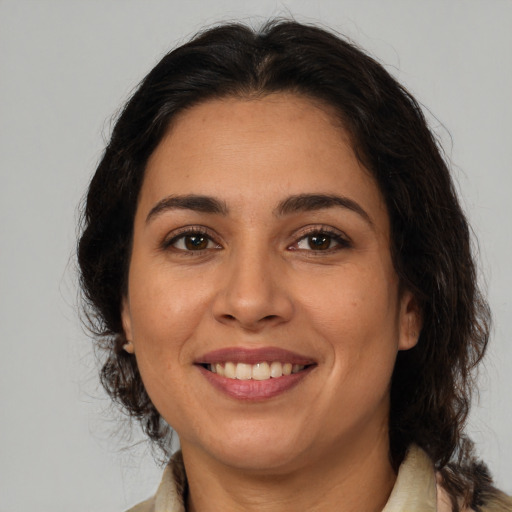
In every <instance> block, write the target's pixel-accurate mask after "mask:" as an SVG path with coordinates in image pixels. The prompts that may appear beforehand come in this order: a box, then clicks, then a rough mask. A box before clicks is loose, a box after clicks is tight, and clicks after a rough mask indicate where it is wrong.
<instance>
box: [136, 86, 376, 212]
mask: <svg viewBox="0 0 512 512" xmlns="http://www.w3.org/2000/svg"><path fill="white" fill-rule="evenodd" d="M190 193H194V194H204V195H209V196H215V197H219V198H221V199H223V200H225V201H226V202H229V203H231V204H233V205H236V204H240V205H241V206H244V207H248V206H249V205H251V204H254V205H257V204H263V203H266V204H267V206H268V207H270V206H271V204H272V203H274V204H276V203H277V202H279V201H280V200H282V198H283V197H284V196H285V195H293V194H304V193H323V194H332V193H336V194H342V195H344V196H352V198H353V199H354V200H358V201H362V202H364V203H366V204H367V205H368V204H372V205H373V207H374V208H377V209H381V210H382V208H383V202H382V198H381V195H380V192H379V190H378V187H377V186H376V184H375V181H374V179H373V177H372V176H371V175H370V173H369V172H368V171H367V170H366V169H365V168H364V167H363V166H362V165H361V164H360V162H359V161H358V159H357V158H356V156H355V154H354V151H353V148H352V144H351V142H350V137H349V135H348V133H347V132H346V131H345V130H344V129H343V127H342V126H341V124H340V122H339V121H338V120H337V119H336V117H335V116H334V114H333V112H331V111H330V109H329V108H328V107H325V106H323V105H322V104H320V103H318V102H314V101H312V100H310V99H308V98H305V97H302V96H297V95H294V94H284V93H278V94H271V95H267V96H265V97H262V98H257V99H240V98H222V99H215V100H211V101H207V102H205V103H201V104H199V105H196V106H194V107H192V108H190V109H188V110H185V111H183V112H182V113H180V114H179V115H178V116H177V117H176V118H175V119H174V121H173V123H172V125H171V127H170V128H169V130H168V132H167V134H166V135H165V137H164V138H163V140H162V141H161V142H160V144H159V145H158V147H157V148H156V150H155V151H154V153H153V154H152V155H151V157H150V159H149V161H148V164H147V168H146V176H145V180H144V184H143V189H142V191H141V207H142V206H144V207H145V208H151V204H152V203H155V202H157V201H159V200H161V199H162V197H164V196H166V195H172V194H176V195H178V194H190ZM382 212H383V213H384V214H385V215H386V212H385V209H384V210H382V211H381V213H382Z"/></svg>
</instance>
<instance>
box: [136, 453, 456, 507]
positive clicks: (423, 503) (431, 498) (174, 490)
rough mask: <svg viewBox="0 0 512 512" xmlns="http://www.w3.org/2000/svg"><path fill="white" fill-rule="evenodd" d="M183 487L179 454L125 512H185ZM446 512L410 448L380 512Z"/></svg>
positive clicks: (423, 461) (424, 464) (427, 464)
mask: <svg viewBox="0 0 512 512" xmlns="http://www.w3.org/2000/svg"><path fill="white" fill-rule="evenodd" d="M186 485H187V483H186V476H185V468H184V466H183V458H182V456H181V452H177V453H176V454H175V455H174V456H173V457H172V459H171V462H170V463H169V464H168V465H167V467H166V468H165V471H164V474H163V477H162V482H161V484H160V487H159V488H158V491H157V493H156V495H155V496H154V497H153V498H151V499H150V500H147V501H145V502H144V503H140V504H139V505H137V506H135V507H134V508H132V509H130V510H129V511H128V512H185V506H184V504H183V499H184V494H185V489H186ZM438 489H439V490H438ZM438 494H439V495H438ZM450 511H451V506H450V504H449V500H448V499H447V496H446V494H445V493H444V491H442V489H441V488H440V487H439V486H438V485H436V475H435V471H434V467H433V464H432V461H431V460H430V458H429V457H428V455H427V454H426V453H425V452H424V451H423V450H422V449H421V448H419V447H418V446H415V445H412V446H411V447H410V449H409V450H408V452H407V455H406V457H405V460H404V462H403V463H402V465H401V466H400V469H399V471H398V476H397V479H396V483H395V486H394V487H393V491H392V492H391V496H390V497H389V500H388V502H387V504H386V506H385V507H384V509H383V511H382V512H450Z"/></svg>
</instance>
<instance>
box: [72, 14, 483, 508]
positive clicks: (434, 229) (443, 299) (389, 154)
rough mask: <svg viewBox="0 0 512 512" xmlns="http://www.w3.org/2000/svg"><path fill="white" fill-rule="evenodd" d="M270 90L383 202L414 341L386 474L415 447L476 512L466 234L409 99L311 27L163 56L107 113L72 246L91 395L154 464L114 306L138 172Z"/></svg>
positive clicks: (155, 417) (479, 303) (478, 487)
mask: <svg viewBox="0 0 512 512" xmlns="http://www.w3.org/2000/svg"><path fill="white" fill-rule="evenodd" d="M281 91H283V92H292V93H296V94H300V95H302V96H305V97H309V98H311V99H313V100H315V101H320V102H323V103H324V104H327V105H328V106H330V108H331V110H333V111H334V112H335V115H337V116H338V118H339V121H340V122H341V123H342V125H343V126H344V128H345V129H346V130H347V131H348V133H349V134H350V136H351V140H352V143H353V147H354V150H355V152H356V155H357V157H358V158H359V160H360V161H361V163H362V164H363V165H364V166H365V167H366V169H368V170H369V171H370V172H371V174H372V175H373V176H374V178H375V180H376V182H377V184H378V186H379V188H380V190H381V192H382V195H383V196H384V198H385V201H386V204H387V209H388V213H389V217H390V222H391V252H392V258H393V262H394V267H395V270H396V272H397V274H398V276H399V278H400V281H401V285H402V286H403V287H404V288H407V289H409V290H411V291H412V292H413V293H414V294H415V296H416V298H417V300H418V301H419V303H420V305H421V309H422V313H423V329H422V331H421V335H420V338H419V342H418V344H417V345H416V346H415V347H414V348H413V349H411V350H408V351H404V352H400V353H399V355H398V359H397V361H396V366H395V369H394V374H393V378H392V385H391V412H390V418H389V432H390V444H391V460H392V462H393V465H394V467H395V468H397V467H398V466H399V464H400V462H401V461H402V459H403V457H404V454H405V451H406V449H407V446H409V444H411V443H416V444H418V445H419V446H421V447H422V448H423V449H424V450H425V451H426V452H427V453H428V454H429V455H430V457H431V458H432V460H433V461H434V463H435V465H436V467H437V469H438V470H440V471H441V475H442V477H443V480H444V485H445V486H446V488H447V489H448V491H449V492H450V494H451V496H452V499H453V501H454V505H455V510H458V505H459V503H469V504H471V505H472V506H473V507H474V508H475V509H478V506H479V504H480V503H481V502H482V501H483V499H484V498H483V496H484V495H485V493H486V492H487V491H488V489H489V488H490V487H489V486H490V485H491V480H490V477H489V475H488V473H487V471H486V469H485V466H483V465H481V464H478V463H476V462H475V461H474V459H473V455H472V445H471V443H470V441H469V440H468V439H467V438H466V437H465V436H464V434H463V427H464V424H465V420H466V417H467V414H468V410H469V406H470V398H471V391H472V389H473V387H474V378H473V372H472V370H474V368H475V366H476V365H477V363H478V362H479V361H480V360H481V358H482V356H483V354H484V351H485V348H486V344H487V340H488V334H489V323H490V317H489V311H488V307H487V304H486V302H485V300H484V299H483V298H482V296H481V294H480V292H479V289H478V286H477V275H476V270H475V262H474V257H473V254H472V245H471V237H470V230H469V227H468V223H467V221H466V218H465V215H464V213H463V211H462V209H461V207H460V205H459V202H458V200H457V194H456V192H455V190H454V185H453V182H452V179H451V177H450V172H449V169H448V167H447V164H446V162H445V160H444V158H443V153H442V151H441V150H440V147H439V145H438V142H437V140H436V138H435V137H434V136H433V134H432V133H431V131H430V130H429V128H428V126H427V123H426V120H425V118H424V115H423V113H422V109H421V107H420V106H419V105H418V103H417V102H416V101H415V99H414V98H413V97H412V96H411V95H410V94H409V93H408V92H407V91H406V90H405V89H404V88H403V87H402V86H401V85H400V84H399V83H397V81H396V80H395V79H394V78H392V77H391V75H390V74H389V73H388V72H387V71H386V70H385V69H384V68H383V66H381V65H380V64H379V63H377V62H376V61H375V60H374V59H373V58H371V57H370V56H368V55H367V54H366V53H365V52H364V51H362V50H361V49H359V48H357V47H356V46H355V45H354V44H352V43H350V42H348V41H346V40H345V39H343V38H341V37H339V36H337V35H334V34H333V33H331V32H329V31H326V30H324V29H321V28H318V27H315V26H308V25H302V24H299V23H296V22H294V21H287V20H273V21H270V22H268V23H266V24H265V25H264V26H263V27H262V28H261V29H259V30H256V31H255V30H253V29H251V28H249V27H247V26H244V25H240V24H225V25H220V26H217V27H215V28H211V29H209V30H206V31H204V32H202V33H200V34H199V35H197V36H196V37H194V38H193V39H192V40H191V41H190V42H188V43H186V44H184V45H182V46H180V47H179V48H177V49H175V50H173V51H171V52H170V53H168V54H167V55H166V56H165V57H164V58H163V59H162V60H161V61H160V62H159V63H158V64H157V65H156V67H155V68H154V69H153V70H152V71H151V72H150V73H149V74H148V75H147V76H146V78H144V80H143V81H142V82H141V84H140V86H139V87H138V89H137V90H136V92H135V93H134V94H133V96H132V98H131V99H130V100H129V101H128V103H127V104H126V106H125V107H124V109H123V110H122V112H121V113H120V115H119V117H118V119H117V122H116V123H115V126H114V129H113V133H112V136H111V139H110V142H109V143H108V146H107V147H106V150H105V153H104V155H103V157H102V159H101V161H100V163H99V165H98V168H97V170H96V173H95V175H94V177H93V179H92V181H91V184H90V187H89V190H88V194H87V197H86V200H85V203H84V210H83V214H82V218H81V236H80V240H79V243H78V262H79V267H80V272H81V274H80V283H81V287H82V292H83V298H84V306H85V310H86V312H87V313H88V318H89V320H90V321H91V325H92V328H93V330H94V332H95V334H96V340H97V341H98V343H99V344H100V345H101V346H102V347H103V348H104V350H105V354H106V359H105V360H104V365H103V368H102V370H101V381H102V384H103V386H104V387H105V389H106V390H107V392H108V393H109V394H110V396H111V397H112V398H113V399H114V401H116V402H118V403H119V404H121V405H122V407H123V408H124V409H125V411H127V412H128V413H129V414H130V415H131V416H132V417H135V418H137V419H138V420H139V421H140V423H141V424H142V426H143V429H144V430H145V432H146V433H147V434H148V436H149V437H150V438H151V439H152V440H153V441H154V442H156V443H157V444H159V445H160V447H161V448H162V449H163V450H164V452H165V451H167V450H168V449H169V445H168V435H169V432H170V427H169V426H168V425H166V424H165V422H164V421H163V420H162V418H161V416H160V414H159V412H158V411H157V410H156V409H155V407H154V406H153V404H152V403H151V400H150V398H149V397H148V395H147V393H146V390H145V388H144V385H143V383H142V380H141V377H140V375H139V371H138V369H137V364H136V361H135V357H134V356H133V355H130V354H128V353H126V352H125V351H124V350H123V349H122V346H123V344H124V343H125V342H126V340H125V338H124V334H123V329H122V325H121V315H120V311H121V301H122V298H123V296H124V294H125V293H126V291H127V289H126V288H127V273H128V266H129V261H130V248H131V241H132V231H133V219H134V215H135V210H136V207H137V199H138V196H139V192H140V189H141V185H142V182H143V179H144V169H145V166H146V162H147V160H148V157H149V156H150V155H151V153H152V152H153V151H154V150H155V148H156V146H157V145H158V144H159V142H160V140H161V139H162V136H163V135H164V134H165V132H166V130H167V129H168V127H169V125H170V123H171V122H172V120H173V119H174V117H175V116H176V114H177V113H179V112H181V111H183V110H184V109H187V108H190V107H192V106H193V105H196V104H198V103H200V102H204V101H208V100H210V99H214V98H220V97H226V96H232V97H241V98H246V97H255V96H264V95H266V94H270V93H274V92H281Z"/></svg>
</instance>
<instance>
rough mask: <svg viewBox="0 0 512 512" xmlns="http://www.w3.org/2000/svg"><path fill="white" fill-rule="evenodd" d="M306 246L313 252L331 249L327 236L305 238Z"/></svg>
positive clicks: (329, 238)
mask: <svg viewBox="0 0 512 512" xmlns="http://www.w3.org/2000/svg"><path fill="white" fill-rule="evenodd" d="M307 241H308V245H309V247H310V248H311V249H313V250H314V251H323V250H325V249H329V248H330V247H331V243H332V239H331V237H330V236H329V235H323V234H319V235H311V236H308V237H307Z"/></svg>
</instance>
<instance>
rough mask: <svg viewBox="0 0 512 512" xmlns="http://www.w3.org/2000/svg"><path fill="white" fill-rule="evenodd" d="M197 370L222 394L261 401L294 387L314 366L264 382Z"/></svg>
mask: <svg viewBox="0 0 512 512" xmlns="http://www.w3.org/2000/svg"><path fill="white" fill-rule="evenodd" d="M198 368H199V370H200V371H201V373H202V374H203V375H204V376H205V377H206V379H208V382H210V384H212V386H213V387H215V388H216V389H218V390H219V391H222V392H223V393H224V394H226V395H228V396H230V397H232V398H236V399H238V400H246V401H261V400H266V399H269V398H273V397H275V396H277V395H280V394H281V393H284V392H285V391H288V390H289V389H292V388H293V387H295V386H296V385H297V384H299V382H300V381H301V380H302V379H304V378H305V377H306V376H307V375H308V374H309V372H310V371H311V370H312V369H313V368H314V365H312V366H308V367H307V368H305V369H304V370H302V371H300V372H298V373H292V374H291V375H283V376H282V377H277V378H275V379H274V378H270V379H266V380H252V379H251V380H238V379H228V378H227V377H221V376H220V375H219V374H217V373H213V372H210V371H209V370H207V369H206V368H204V367H203V366H198Z"/></svg>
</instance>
